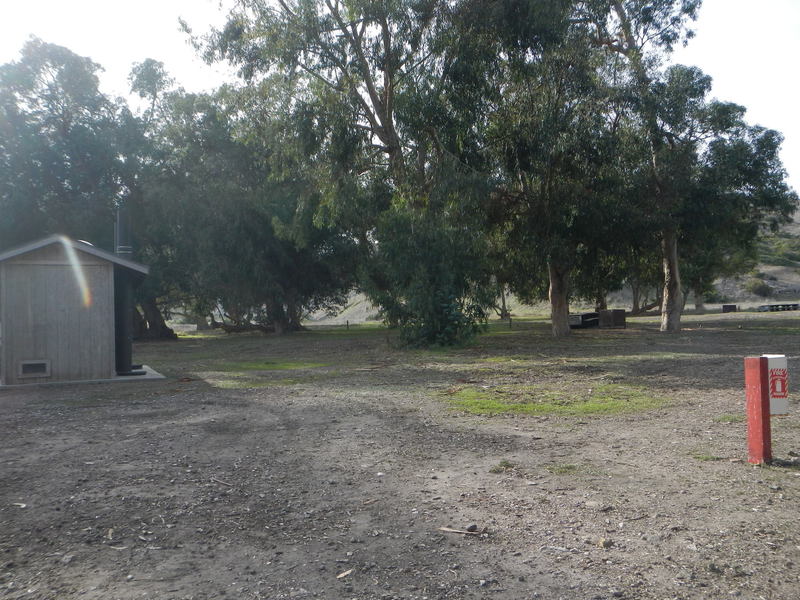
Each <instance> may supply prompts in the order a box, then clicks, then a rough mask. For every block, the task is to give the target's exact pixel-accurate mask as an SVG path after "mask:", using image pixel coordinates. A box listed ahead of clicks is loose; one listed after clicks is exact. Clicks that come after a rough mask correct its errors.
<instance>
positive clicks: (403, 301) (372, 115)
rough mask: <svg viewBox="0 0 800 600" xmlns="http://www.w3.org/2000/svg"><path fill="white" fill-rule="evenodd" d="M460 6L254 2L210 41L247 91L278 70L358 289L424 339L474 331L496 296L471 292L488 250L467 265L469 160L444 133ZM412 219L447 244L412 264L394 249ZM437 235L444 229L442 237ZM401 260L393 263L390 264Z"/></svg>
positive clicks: (415, 230) (323, 212)
mask: <svg viewBox="0 0 800 600" xmlns="http://www.w3.org/2000/svg"><path fill="white" fill-rule="evenodd" d="M452 9H453V6H451V3H447V2H443V1H441V0H428V1H410V0H402V1H397V2H367V1H348V2H342V1H340V0H296V1H288V0H286V1H279V2H276V3H273V4H265V3H263V2H258V1H255V0H245V1H243V2H240V3H238V4H237V7H236V8H235V9H234V10H233V11H232V13H231V14H230V16H229V19H228V22H227V25H226V26H225V27H224V28H223V29H222V30H220V31H216V32H214V33H212V34H211V35H210V36H209V37H208V38H207V39H206V40H205V47H206V56H207V58H208V59H209V60H222V59H224V60H229V61H231V62H232V63H234V64H236V65H238V66H239V68H240V74H241V75H242V76H243V77H244V78H245V80H246V81H248V82H249V85H250V88H251V89H254V88H255V89H257V88H258V87H259V85H261V84H263V83H264V82H265V81H275V79H276V78H282V79H283V80H284V81H285V82H286V83H285V85H286V87H287V89H289V90H290V92H289V93H287V95H286V96H285V97H284V98H283V102H284V103H285V104H286V109H285V111H286V113H287V114H288V113H291V114H293V115H294V118H293V119H292V120H291V121H287V122H286V123H285V124H286V127H287V128H289V129H292V131H293V133H294V135H295V136H296V137H298V138H300V139H302V140H304V141H305V142H306V148H305V150H306V153H307V158H308V159H309V161H313V162H314V163H315V164H316V166H317V171H316V172H317V173H318V175H319V177H318V179H317V185H318V187H319V189H320V190H321V193H322V202H321V203H320V206H319V211H318V216H319V217H320V219H324V220H328V221H329V222H332V223H334V224H336V225H340V226H343V227H345V228H346V229H347V230H348V231H349V232H350V234H351V235H352V237H353V238H354V239H355V240H356V241H357V242H358V247H359V250H360V256H361V261H360V264H361V267H360V271H361V274H362V287H363V289H365V291H367V292H368V293H369V294H370V296H371V297H372V298H373V299H374V300H376V301H377V302H378V303H380V304H381V305H382V307H383V308H384V310H385V313H386V316H387V319H388V320H389V321H390V322H395V323H398V324H400V325H403V326H404V327H405V328H406V331H407V332H408V333H409V336H410V337H411V338H416V337H417V334H413V333H411V332H414V331H416V332H417V333H418V334H419V336H418V337H419V339H418V341H420V342H427V341H430V339H432V338H431V336H429V335H428V333H427V332H428V330H429V328H430V327H432V328H433V330H437V329H441V328H450V329H453V328H454V329H455V330H457V331H458V332H460V333H459V334H457V335H455V336H454V337H452V338H450V337H449V336H448V335H444V336H439V337H438V338H437V335H436V334H435V333H434V334H431V335H432V337H433V339H440V340H444V339H445V338H448V339H455V338H459V337H460V336H461V335H462V334H463V336H465V337H466V336H468V335H469V332H470V331H471V330H472V325H471V324H469V325H466V326H462V325H463V324H464V323H472V321H473V320H474V319H475V318H478V319H481V318H483V309H484V308H485V305H486V304H487V303H486V302H484V301H483V300H482V299H480V297H481V294H473V293H472V292H473V291H474V290H476V289H477V287H482V286H483V285H484V283H483V279H484V277H483V275H481V273H482V269H481V265H480V264H479V262H480V259H481V257H482V256H483V255H484V254H485V253H482V252H474V251H472V250H469V249H467V250H465V251H467V252H471V253H472V254H471V255H472V256H473V257H474V259H475V260H474V261H473V262H475V263H476V265H475V268H474V269H473V270H472V271H471V272H470V273H467V272H465V271H464V269H463V268H462V266H465V265H468V264H469V262H470V261H462V260H461V256H462V252H461V250H459V249H458V245H459V244H461V243H462V242H464V241H465V238H464V236H463V235H456V234H455V232H457V231H459V230H460V228H462V229H463V223H459V222H458V221H457V220H455V219H458V218H459V217H460V216H461V215H464V214H465V211H463V210H460V207H459V206H458V205H459V203H460V202H461V201H464V200H467V199H469V198H473V200H474V198H475V196H474V194H472V195H467V196H461V195H460V194H461V191H462V188H459V187H458V186H457V185H454V182H456V181H457V179H458V177H456V176H455V175H457V174H459V173H462V172H465V173H469V172H470V166H469V165H465V164H464V162H463V161H462V160H461V157H460V156H459V153H460V152H459V149H458V148H456V149H455V150H456V151H455V152H454V148H453V147H452V146H450V145H449V141H450V138H451V137H453V136H452V132H451V131H446V130H448V110H447V109H446V108H444V107H443V106H442V104H441V99H440V96H441V93H442V89H443V86H444V80H445V78H446V76H447V73H448V72H449V69H450V67H451V66H452V63H453V59H452V56H451V55H450V54H449V53H448V52H447V47H446V44H443V43H442V39H443V36H444V37H446V36H447V34H448V27H447V25H448V23H449V22H450V18H451V15H452ZM448 186H450V187H449V190H448V189H446V188H448ZM473 205H474V204H473ZM479 222H480V219H473V220H472V224H473V225H476V226H478V227H480V226H479V225H478V224H479ZM431 223H438V226H436V227H433V226H431V227H428V225H429V224H431ZM408 227H410V232H411V235H412V236H417V235H419V236H420V242H421V244H422V245H423V246H425V245H429V244H428V242H430V244H433V246H435V247H437V248H440V249H446V251H444V252H437V253H436V254H435V255H434V254H427V253H426V254H423V255H421V256H420V257H419V258H420V259H421V260H420V262H418V263H417V264H416V266H415V268H414V269H413V270H411V271H408V270H406V269H405V266H403V265H400V263H399V262H398V261H397V260H396V257H398V256H399V254H398V252H399V249H400V248H402V247H404V244H407V243H409V240H407V239H406V238H407V235H408V232H407V231H408ZM447 231H451V232H453V233H452V235H451V234H449V233H446V232H447ZM437 233H440V234H441V235H442V239H440V240H434V239H433V237H435V236H436V235H437ZM471 235H475V236H481V235H482V234H481V232H480V231H479V230H478V229H476V230H474V231H472V232H471ZM413 239H414V237H412V241H411V242H410V243H412V245H413ZM423 239H427V240H428V242H422V240H423ZM448 240H449V241H448ZM468 245H469V244H465V246H468ZM462 249H463V248H462ZM447 257H450V258H449V259H448V258H447ZM442 260H449V261H450V265H451V267H452V269H451V271H452V273H454V274H455V273H459V275H458V276H457V277H455V278H453V277H439V276H438V274H439V273H441V272H443V271H447V269H448V268H447V267H444V266H443V265H442V264H441V261H442ZM454 261H455V262H454ZM456 262H460V263H461V265H462V266H458V265H456ZM393 266H397V268H398V271H397V272H389V271H387V269H391V268H393ZM420 294H422V295H425V296H426V298H425V299H422V298H420V297H419V296H420ZM443 299H445V300H443ZM420 311H422V312H420ZM462 311H463V312H462ZM421 323H425V325H424V326H420V324H421ZM423 332H425V333H423ZM411 341H413V340H411Z"/></svg>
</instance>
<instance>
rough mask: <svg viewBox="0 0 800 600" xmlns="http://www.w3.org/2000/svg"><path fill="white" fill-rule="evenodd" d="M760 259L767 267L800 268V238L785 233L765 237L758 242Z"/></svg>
mask: <svg viewBox="0 0 800 600" xmlns="http://www.w3.org/2000/svg"><path fill="white" fill-rule="evenodd" d="M758 258H759V261H760V262H762V263H764V264H766V265H776V266H781V267H797V266H800V238H798V237H797V236H796V235H793V234H791V233H788V232H785V231H779V232H777V233H774V234H772V235H764V236H762V237H760V238H759V240H758Z"/></svg>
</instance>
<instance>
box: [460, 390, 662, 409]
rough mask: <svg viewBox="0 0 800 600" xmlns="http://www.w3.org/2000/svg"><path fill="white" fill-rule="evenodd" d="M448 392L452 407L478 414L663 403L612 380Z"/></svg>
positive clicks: (611, 407) (636, 406)
mask: <svg viewBox="0 0 800 600" xmlns="http://www.w3.org/2000/svg"><path fill="white" fill-rule="evenodd" d="M449 394H450V403H451V404H452V405H453V406H454V407H457V408H460V409H463V410H465V411H467V412H468V413H472V414H480V415H497V414H528V415H572V416H583V415H615V414H623V413H634V412H641V411H646V410H651V409H654V408H658V407H660V406H663V405H664V404H665V400H664V399H662V398H658V397H656V396H651V395H650V394H649V393H647V391H646V390H645V389H644V388H642V387H638V386H629V385H621V384H613V383H606V384H601V385H598V386H595V387H591V388H589V387H587V388H584V389H573V390H571V391H565V390H551V389H545V388H542V387H538V386H524V385H499V386H496V387H492V388H480V387H474V386H470V387H463V388H460V389H456V390H451V391H450V392H449Z"/></svg>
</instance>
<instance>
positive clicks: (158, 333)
mask: <svg viewBox="0 0 800 600" xmlns="http://www.w3.org/2000/svg"><path fill="white" fill-rule="evenodd" d="M140 304H141V307H142V312H143V313H144V320H145V321H147V333H146V334H145V335H146V337H148V338H151V339H165V340H174V339H177V338H178V336H177V335H176V334H175V332H174V331H172V329H171V328H170V327H168V326H167V322H166V321H164V316H163V315H162V314H161V310H160V309H159V308H158V304H156V299H155V298H153V297H148V298H145V299H144V300H142V301H141V303H140Z"/></svg>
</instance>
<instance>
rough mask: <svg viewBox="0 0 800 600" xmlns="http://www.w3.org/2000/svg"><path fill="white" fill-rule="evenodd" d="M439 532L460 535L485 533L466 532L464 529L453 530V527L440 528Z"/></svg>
mask: <svg viewBox="0 0 800 600" xmlns="http://www.w3.org/2000/svg"><path fill="white" fill-rule="evenodd" d="M439 531H444V532H445V533H460V534H462V535H480V534H482V533H483V532H484V531H486V530H485V529H484V530H483V531H466V530H464V529H453V528H451V527H439Z"/></svg>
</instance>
